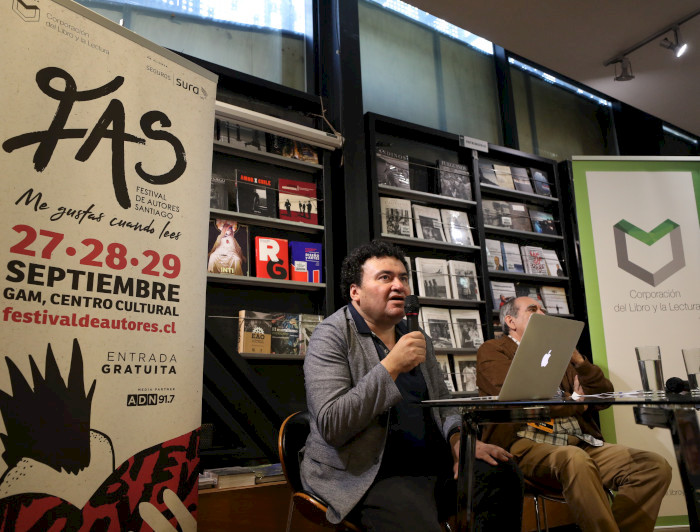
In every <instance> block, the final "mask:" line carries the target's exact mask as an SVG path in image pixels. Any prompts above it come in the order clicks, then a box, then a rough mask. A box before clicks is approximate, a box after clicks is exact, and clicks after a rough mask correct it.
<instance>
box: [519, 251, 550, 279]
mask: <svg viewBox="0 0 700 532" xmlns="http://www.w3.org/2000/svg"><path fill="white" fill-rule="evenodd" d="M520 254H521V255H522V257H523V264H524V265H525V273H529V274H531V275H547V263H546V262H545V260H544V257H543V256H542V248H541V247H539V246H520Z"/></svg>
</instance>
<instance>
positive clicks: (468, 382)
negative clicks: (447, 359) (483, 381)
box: [452, 355, 479, 393]
mask: <svg viewBox="0 0 700 532" xmlns="http://www.w3.org/2000/svg"><path fill="white" fill-rule="evenodd" d="M452 359H453V361H454V363H455V380H456V381H457V391H458V392H472V393H476V392H478V391H479V390H478V388H477V386H476V360H474V355H454V356H453V357H452Z"/></svg>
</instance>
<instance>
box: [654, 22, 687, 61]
mask: <svg viewBox="0 0 700 532" xmlns="http://www.w3.org/2000/svg"><path fill="white" fill-rule="evenodd" d="M673 36H674V38H675V42H673V41H671V40H670V39H669V38H668V37H665V38H664V39H663V40H662V41H661V42H660V43H659V44H660V45H661V46H662V47H663V48H667V49H669V50H671V51H673V53H675V54H676V57H680V56H682V55H683V54H684V53H685V51H686V50H687V49H688V44H687V43H685V42H683V39H681V30H680V28H679V27H678V26H676V27H674V28H673Z"/></svg>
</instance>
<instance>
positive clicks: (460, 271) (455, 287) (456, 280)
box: [447, 260, 481, 301]
mask: <svg viewBox="0 0 700 532" xmlns="http://www.w3.org/2000/svg"><path fill="white" fill-rule="evenodd" d="M447 271H448V273H449V275H450V287H451V288H452V299H462V300H465V301H478V300H479V299H481V298H480V296H479V283H478V282H477V278H476V264H474V263H473V262H467V261H463V260H448V261H447Z"/></svg>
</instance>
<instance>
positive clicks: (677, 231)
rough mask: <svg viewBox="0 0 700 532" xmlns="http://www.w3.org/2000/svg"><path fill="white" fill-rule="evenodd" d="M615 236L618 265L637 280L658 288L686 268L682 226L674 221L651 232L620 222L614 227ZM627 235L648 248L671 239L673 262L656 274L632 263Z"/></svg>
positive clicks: (667, 222) (666, 221)
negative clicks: (663, 239)
mask: <svg viewBox="0 0 700 532" xmlns="http://www.w3.org/2000/svg"><path fill="white" fill-rule="evenodd" d="M613 233H614V236H615V250H616V251H617V265H618V266H619V267H620V269H622V270H624V271H626V272H627V273H630V274H632V275H634V276H635V277H636V278H637V279H640V280H642V281H644V282H645V283H648V284H650V285H651V286H658V285H659V284H661V283H662V282H663V281H665V280H666V279H668V278H669V277H671V276H672V275H673V274H674V273H676V272H677V271H678V270H680V269H682V268H683V267H684V266H685V255H684V253H683V239H682V237H681V226H680V225H678V224H677V223H676V222H674V221H672V220H665V221H663V222H661V223H660V224H659V225H657V226H656V227H655V228H654V229H652V230H651V231H648V232H647V231H644V230H643V229H640V228H639V227H637V226H636V225H634V224H632V223H630V222H628V221H627V220H620V221H619V222H617V223H616V224H615V225H614V226H613ZM627 235H629V236H631V237H632V238H635V239H637V240H639V241H640V242H642V243H644V244H646V245H647V246H652V245H654V244H656V242H658V241H659V240H661V239H662V238H663V237H665V236H666V235H668V236H669V238H670V239H671V260H670V261H669V262H667V263H666V264H665V265H664V266H662V267H661V268H660V269H659V270H657V271H656V272H651V271H649V270H647V269H645V268H642V267H641V266H640V265H639V264H636V263H634V262H632V261H631V260H630V258H629V254H628V252H627Z"/></svg>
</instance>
